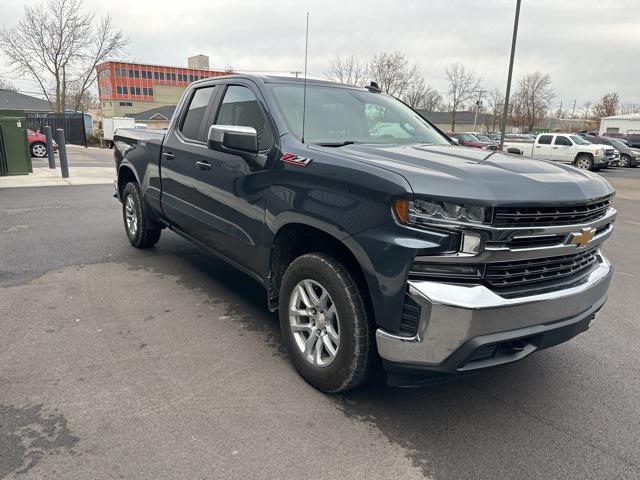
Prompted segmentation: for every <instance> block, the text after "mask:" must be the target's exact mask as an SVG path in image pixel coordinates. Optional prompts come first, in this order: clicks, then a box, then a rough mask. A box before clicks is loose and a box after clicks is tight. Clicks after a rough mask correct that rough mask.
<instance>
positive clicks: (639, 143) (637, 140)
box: [625, 132, 640, 148]
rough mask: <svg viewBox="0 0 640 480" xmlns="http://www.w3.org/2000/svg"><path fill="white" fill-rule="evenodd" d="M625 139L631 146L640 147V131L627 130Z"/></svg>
mask: <svg viewBox="0 0 640 480" xmlns="http://www.w3.org/2000/svg"><path fill="white" fill-rule="evenodd" d="M625 140H626V141H627V144H628V145H629V146H630V147H631V148H640V132H627V136H626V137H625Z"/></svg>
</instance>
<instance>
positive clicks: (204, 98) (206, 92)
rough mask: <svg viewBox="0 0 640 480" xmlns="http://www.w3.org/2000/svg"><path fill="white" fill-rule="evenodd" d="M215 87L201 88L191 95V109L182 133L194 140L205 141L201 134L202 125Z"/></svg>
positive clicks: (184, 121) (185, 118)
mask: <svg viewBox="0 0 640 480" xmlns="http://www.w3.org/2000/svg"><path fill="white" fill-rule="evenodd" d="M213 88H214V87H205V88H199V89H197V90H196V91H195V93H194V94H193V96H192V97H191V102H190V103H189V109H188V110H187V114H186V115H185V117H184V120H183V122H182V128H181V129H180V130H181V131H182V134H183V135H184V136H185V137H187V138H190V139H192V140H200V141H204V138H202V136H201V135H200V127H202V122H203V121H204V114H205V112H206V111H207V107H208V106H209V101H210V100H211V95H213Z"/></svg>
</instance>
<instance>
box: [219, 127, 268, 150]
mask: <svg viewBox="0 0 640 480" xmlns="http://www.w3.org/2000/svg"><path fill="white" fill-rule="evenodd" d="M207 144H208V146H209V148H210V149H211V150H217V151H219V152H226V153H254V154H255V153H258V132H256V129H255V128H253V127H241V126H236V125H211V127H210V128H209V135H208V137H207Z"/></svg>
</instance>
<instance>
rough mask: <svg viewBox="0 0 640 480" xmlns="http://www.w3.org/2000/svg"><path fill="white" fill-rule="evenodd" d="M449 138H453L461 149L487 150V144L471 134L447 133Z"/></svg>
mask: <svg viewBox="0 0 640 480" xmlns="http://www.w3.org/2000/svg"><path fill="white" fill-rule="evenodd" d="M447 135H449V137H450V138H455V139H456V140H457V141H458V144H459V145H462V146H463V147H472V148H483V149H485V150H489V144H490V143H487V142H482V141H480V140H479V139H478V138H477V137H476V136H475V135H473V134H472V133H454V132H451V133H448V134H447Z"/></svg>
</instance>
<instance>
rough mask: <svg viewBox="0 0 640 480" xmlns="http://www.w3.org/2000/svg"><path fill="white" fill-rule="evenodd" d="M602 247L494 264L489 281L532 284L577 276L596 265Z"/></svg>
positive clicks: (507, 285)
mask: <svg viewBox="0 0 640 480" xmlns="http://www.w3.org/2000/svg"><path fill="white" fill-rule="evenodd" d="M597 254H598V249H597V248H593V249H591V250H587V251H586V252H581V253H574V254H571V255H562V256H560V257H551V258H538V259H535V260H518V261H514V262H500V263H490V264H488V265H487V267H486V270H485V281H486V282H487V283H488V284H489V285H491V286H492V287H494V288H497V289H501V288H510V287H518V286H522V285H527V286H530V285H532V284H537V283H540V282H549V281H554V280H558V279H565V278H568V277H572V276H576V275H578V274H579V273H580V272H583V271H585V270H586V269H588V268H589V267H591V266H593V265H594V264H595V263H596V261H597Z"/></svg>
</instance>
